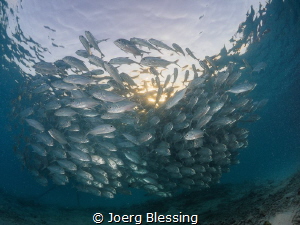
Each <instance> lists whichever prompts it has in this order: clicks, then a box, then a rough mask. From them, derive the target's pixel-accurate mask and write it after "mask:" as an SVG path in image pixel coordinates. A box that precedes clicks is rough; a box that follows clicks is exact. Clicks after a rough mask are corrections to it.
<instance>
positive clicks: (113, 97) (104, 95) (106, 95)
mask: <svg viewBox="0 0 300 225" xmlns="http://www.w3.org/2000/svg"><path fill="white" fill-rule="evenodd" d="M92 95H93V97H95V98H97V99H100V100H102V101H105V102H120V101H122V100H124V99H125V97H123V96H120V95H118V94H116V93H114V92H111V91H105V90H99V91H94V92H93V93H92Z"/></svg>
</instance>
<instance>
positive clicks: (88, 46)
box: [79, 35, 92, 55]
mask: <svg viewBox="0 0 300 225" xmlns="http://www.w3.org/2000/svg"><path fill="white" fill-rule="evenodd" d="M79 40H80V42H81V44H82V45H83V47H84V48H85V50H86V51H87V53H88V54H89V55H91V54H92V52H91V49H90V44H89V42H88V41H87V40H86V38H85V37H84V36H83V35H80V36H79Z"/></svg>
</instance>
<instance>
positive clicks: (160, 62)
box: [141, 57, 179, 68]
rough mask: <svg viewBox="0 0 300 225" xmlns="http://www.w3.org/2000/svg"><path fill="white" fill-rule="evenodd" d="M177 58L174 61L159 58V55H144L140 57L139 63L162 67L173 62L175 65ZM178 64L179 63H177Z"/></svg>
mask: <svg viewBox="0 0 300 225" xmlns="http://www.w3.org/2000/svg"><path fill="white" fill-rule="evenodd" d="M177 62H178V60H175V61H174V62H171V61H167V60H165V59H161V58H160V57H144V58H142V59H141V64H142V65H144V66H150V67H151V66H152V67H164V68H166V67H167V66H168V65H170V64H172V63H174V64H176V65H178V64H177ZM178 66H179V65H178Z"/></svg>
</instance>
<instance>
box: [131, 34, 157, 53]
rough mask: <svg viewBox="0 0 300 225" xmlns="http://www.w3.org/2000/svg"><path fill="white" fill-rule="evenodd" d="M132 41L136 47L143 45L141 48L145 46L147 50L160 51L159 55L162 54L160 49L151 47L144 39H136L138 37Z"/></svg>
mask: <svg viewBox="0 0 300 225" xmlns="http://www.w3.org/2000/svg"><path fill="white" fill-rule="evenodd" d="M130 41H131V42H132V43H134V44H136V45H141V46H144V47H146V48H148V49H149V50H151V49H153V50H156V51H158V52H159V53H161V54H162V52H161V51H160V50H159V49H158V48H155V47H154V46H153V45H151V44H150V43H149V42H148V41H147V40H145V39H142V38H136V37H133V38H130Z"/></svg>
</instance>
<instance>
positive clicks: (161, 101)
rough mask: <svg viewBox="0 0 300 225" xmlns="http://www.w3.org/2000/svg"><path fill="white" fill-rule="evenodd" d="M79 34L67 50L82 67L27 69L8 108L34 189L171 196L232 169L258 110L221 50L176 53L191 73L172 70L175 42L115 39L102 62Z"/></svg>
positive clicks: (70, 61)
mask: <svg viewBox="0 0 300 225" xmlns="http://www.w3.org/2000/svg"><path fill="white" fill-rule="evenodd" d="M88 36H89V35H88V34H86V35H85V37H84V36H83V35H80V38H79V39H80V41H81V43H82V45H83V46H84V50H77V49H78V48H77V49H76V50H77V51H76V50H75V51H76V54H77V55H79V56H80V57H83V58H84V59H82V60H80V58H75V57H74V58H75V59H74V58H72V57H71V56H65V57H62V58H63V59H65V60H57V61H55V62H39V63H35V65H34V66H33V68H34V70H31V71H32V72H33V73H35V74H34V75H35V76H31V75H27V76H26V77H25V78H24V79H25V81H26V82H24V84H21V85H22V87H21V90H20V91H21V93H22V94H19V95H18V96H19V97H18V98H17V99H16V100H15V101H14V102H13V103H16V104H14V105H15V106H14V108H13V110H12V113H13V118H14V119H15V120H16V126H17V128H21V129H16V131H20V137H19V140H18V139H17V143H20V144H19V145H20V149H24V151H21V150H18V149H16V152H18V155H19V156H20V158H22V159H23V165H24V166H25V167H27V168H28V169H29V170H30V171H32V173H33V174H34V176H36V177H37V180H38V181H39V182H40V183H41V184H43V185H46V184H47V183H48V182H49V183H50V182H53V183H54V184H56V185H66V184H68V183H72V184H74V186H75V187H76V188H77V189H78V190H80V191H84V192H87V193H90V194H93V195H96V196H98V197H101V198H104V197H107V198H113V197H114V196H115V195H116V194H118V193H119V194H122V193H124V194H128V193H131V192H130V190H129V189H128V188H138V189H141V190H143V191H144V192H145V193H148V194H151V195H156V196H160V197H170V196H172V195H174V194H175V195H176V194H177V193H180V192H184V191H186V190H187V191H189V190H191V191H198V190H202V189H204V188H209V187H210V186H211V185H213V184H215V183H217V182H219V180H220V178H221V177H222V174H223V173H225V172H228V171H229V169H230V167H231V165H234V164H236V163H238V157H239V156H238V155H239V153H240V150H241V149H242V148H246V147H247V146H248V138H249V133H250V132H249V130H248V129H245V128H244V125H245V124H246V123H250V122H256V121H259V119H261V118H260V115H259V110H260V109H261V108H262V107H263V106H264V105H266V103H267V100H266V99H262V100H261V99H257V98H258V97H257V95H252V96H251V98H250V97H249V95H248V94H249V93H250V91H252V90H253V92H254V91H256V90H255V89H254V88H255V86H256V83H253V82H252V80H253V76H248V77H247V79H249V81H245V82H244V83H237V82H238V80H239V79H241V80H242V79H243V80H244V79H245V73H242V72H243V71H244V70H243V69H244V68H242V66H243V65H242V64H243V63H242V62H240V61H235V59H234V58H232V57H231V58H230V60H229V58H226V57H228V56H227V54H228V52H227V51H226V55H224V54H225V50H226V49H223V50H222V51H221V53H220V54H219V55H216V56H206V57H205V58H201V59H200V58H199V59H198V58H197V57H195V55H196V52H195V54H194V53H192V52H191V51H190V50H189V48H186V47H185V48H184V49H185V50H186V52H187V54H189V56H190V57H193V58H194V59H195V60H198V61H199V66H200V67H199V68H200V69H199V68H197V64H196V63H195V64H192V63H191V64H190V63H188V64H187V65H185V66H184V67H183V68H182V69H181V70H180V71H181V72H179V71H178V70H179V69H178V68H179V67H180V66H179V64H181V63H180V62H181V60H183V59H182V57H183V56H184V55H185V54H186V52H185V51H183V50H182V48H181V47H180V46H184V43H182V45H181V44H180V45H178V44H176V43H173V44H172V48H171V49H169V48H168V47H169V46H168V47H166V46H167V45H165V44H164V43H163V42H155V39H154V41H153V40H151V39H149V40H151V41H152V43H151V42H149V41H147V39H140V38H135V37H132V38H130V39H129V38H128V40H126V39H122V38H120V39H117V40H119V42H117V41H115V45H113V46H112V48H115V49H116V50H118V51H114V55H112V56H106V57H105V56H104V55H103V53H102V54H101V50H100V51H99V49H98V48H99V46H98V43H99V42H101V41H104V40H105V39H103V40H100V41H98V40H96V39H95V38H94V37H93V36H90V38H88ZM87 42H88V43H87ZM112 42H113V41H112ZM154 42H155V44H154ZM104 44H106V43H104ZM118 47H119V48H120V49H118ZM79 48H82V47H81V44H79ZM140 48H142V49H143V48H147V49H149V51H148V52H150V53H151V55H150V56H149V57H144V56H143V55H144V54H145V53H146V51H143V50H141V49H140ZM162 49H165V50H166V51H162ZM187 49H188V50H187ZM167 50H168V51H172V52H171V57H169V55H167V54H168V53H169V54H170V52H167ZM112 51H113V49H112ZM122 51H125V52H127V53H129V54H131V55H133V56H134V57H136V56H141V60H140V62H138V61H136V60H134V59H133V57H132V56H131V55H130V56H129V57H123V55H124V53H122ZM118 52H119V53H120V55H119V54H118ZM148 52H147V53H148ZM157 52H160V54H161V57H153V56H155V55H154V54H158V53H157ZM173 52H176V53H177V54H173ZM98 53H100V55H99V54H98ZM152 53H154V54H153V56H152ZM166 53H167V54H166ZM198 54H199V53H198ZM97 55H99V56H97ZM79 56H78V57H79ZM104 57H105V58H104ZM170 58H171V59H172V60H170ZM173 58H174V59H173ZM175 59H177V60H176V61H173V60H175ZM179 60H180V61H179ZM228 61H230V63H227V62H228ZM125 64H126V65H125ZM134 64H139V65H138V66H137V65H134ZM117 66H118V67H117ZM261 66H264V65H263V64H262V65H260V67H258V70H260V71H261V69H260V68H261ZM137 67H139V69H136V68H137ZM190 71H192V72H193V74H194V76H192V77H190V76H189V75H190ZM247 71H248V70H247ZM249 71H252V69H251V68H250V70H249ZM181 73H182V74H181ZM26 79H28V80H26ZM170 82H171V83H172V85H170ZM175 83H176V84H178V85H175ZM181 83H182V84H181ZM26 127H27V129H26ZM251 129H252V128H251ZM251 131H252V130H251ZM20 138H22V140H26V143H25V142H24V141H21V140H20ZM27 143H28V144H27ZM22 145H24V146H22ZM27 145H28V147H27ZM21 147H24V148H21Z"/></svg>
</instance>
